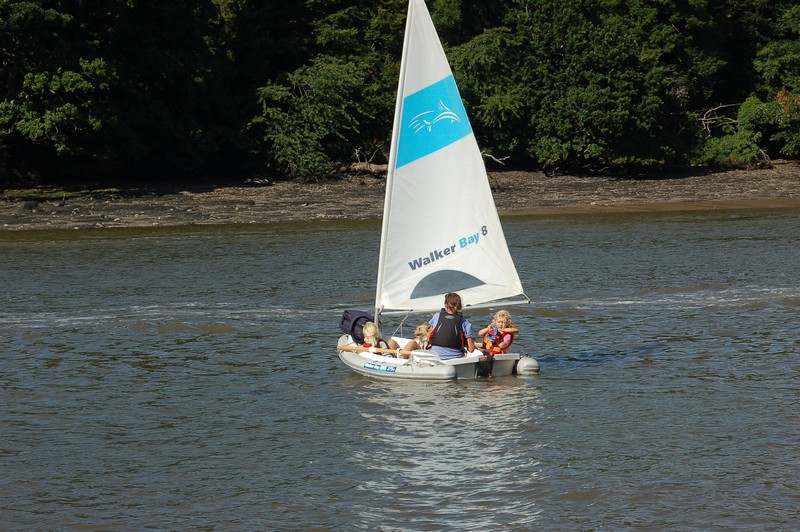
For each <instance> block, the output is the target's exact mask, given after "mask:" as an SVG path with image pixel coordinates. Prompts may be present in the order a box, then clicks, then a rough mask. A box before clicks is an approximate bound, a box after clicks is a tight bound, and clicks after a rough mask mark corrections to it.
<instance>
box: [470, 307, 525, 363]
mask: <svg viewBox="0 0 800 532" xmlns="http://www.w3.org/2000/svg"><path fill="white" fill-rule="evenodd" d="M516 332H517V329H516V328H514V320H512V319H511V314H509V313H508V311H505V310H501V311H499V312H498V313H497V314H495V315H494V319H493V320H492V324H491V325H489V326H488V327H484V328H483V329H481V330H480V331H478V335H479V336H483V351H485V352H487V353H489V354H491V355H496V354H498V353H505V352H507V351H508V348H509V347H511V344H512V343H513V342H514V333H516Z"/></svg>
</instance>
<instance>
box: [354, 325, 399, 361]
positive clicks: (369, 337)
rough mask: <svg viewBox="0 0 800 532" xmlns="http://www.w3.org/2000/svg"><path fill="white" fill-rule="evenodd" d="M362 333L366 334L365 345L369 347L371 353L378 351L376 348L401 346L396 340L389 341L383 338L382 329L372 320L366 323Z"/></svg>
mask: <svg viewBox="0 0 800 532" xmlns="http://www.w3.org/2000/svg"><path fill="white" fill-rule="evenodd" d="M362 333H363V334H364V344H363V346H364V347H369V348H370V352H371V353H375V352H377V350H375V348H380V349H397V348H398V347H399V346H398V345H397V342H395V341H394V340H389V341H388V342H387V341H386V340H384V339H383V338H381V331H380V329H378V326H377V325H376V324H375V323H374V322H371V321H368V322H367V323H365V324H364V328H363V329H362Z"/></svg>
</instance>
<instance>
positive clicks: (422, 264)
mask: <svg viewBox="0 0 800 532" xmlns="http://www.w3.org/2000/svg"><path fill="white" fill-rule="evenodd" d="M421 196H424V197H425V198H427V200H426V201H425V202H424V203H420V197H421ZM449 292H458V293H459V294H460V295H461V298H462V299H463V301H464V303H465V304H466V306H467V307H468V308H471V309H478V308H489V307H500V306H508V305H517V304H525V303H528V302H530V300H529V299H528V298H527V296H525V294H524V291H523V288H522V283H521V282H520V279H519V275H518V273H517V270H516V267H515V266H514V262H513V260H512V258H511V254H510V253H509V250H508V245H507V244H506V239H505V235H504V234H503V228H502V226H501V224H500V218H499V216H498V214H497V208H496V207H495V204H494V199H493V197H492V191H491V189H490V187H489V178H488V175H487V173H486V168H485V166H484V164H483V157H482V155H481V152H480V148H479V147H478V143H477V141H476V139H475V135H474V133H473V131H472V126H471V125H470V122H469V119H468V118H467V114H466V110H465V109H464V105H463V103H462V100H461V95H460V94H459V92H458V88H457V87H456V83H455V79H454V78H453V73H452V71H451V70H450V65H449V64H448V62H447V58H446V56H445V53H444V49H443V48H442V45H441V43H440V41H439V37H438V35H437V34H436V29H435V28H434V26H433V22H432V20H431V17H430V14H429V13H428V9H427V7H426V5H425V1H424V0H410V2H409V6H408V18H407V20H406V29H405V38H404V41H403V55H402V61H401V66H400V79H399V82H398V90H397V102H396V107H395V116H394V125H393V128H392V141H391V146H390V151H389V168H388V172H387V178H386V197H385V203H384V212H383V224H382V228H381V246H380V253H379V256H378V274H377V288H376V294H375V312H374V314H373V315H371V316H370V315H368V314H366V313H363V316H361V317H362V318H364V319H365V320H364V321H366V319H369V321H375V322H379V321H380V320H381V317H383V316H392V315H404V316H405V317H408V316H409V315H423V316H424V315H425V314H427V316H425V317H424V318H423V319H420V321H424V320H425V319H427V318H428V316H430V314H431V313H433V312H436V311H438V310H439V308H440V307H441V305H442V301H443V299H444V296H445V294H447V293H449ZM348 312H351V311H346V312H345V315H344V316H343V317H342V323H341V324H340V325H341V328H342V331H343V332H344V333H345V334H344V335H343V336H342V337H340V338H339V341H338V345H337V351H338V354H339V358H340V359H341V360H342V362H344V363H345V364H346V365H347V366H348V367H349V368H350V369H352V370H353V371H355V372H356V373H359V374H362V375H368V376H371V377H376V378H381V379H409V380H452V379H455V378H460V379H463V378H475V377H476V376H479V375H480V373H481V371H480V368H481V364H482V363H484V362H486V355H483V354H482V353H481V352H480V351H479V350H476V351H474V352H473V353H467V354H466V356H465V357H462V358H455V359H449V360H441V359H440V358H439V356H438V355H437V354H436V353H434V352H433V351H424V350H416V351H413V352H411V353H410V354H408V356H409V358H400V357H398V356H397V355H398V353H395V354H394V356H392V353H382V352H378V351H377V350H373V351H372V352H370V351H369V350H365V349H364V348H363V346H362V344H361V342H363V338H359V336H358V332H357V326H358V323H357V322H358V321H359V320H358V319H356V318H357V316H355V315H354V314H350V315H348ZM373 317H374V319H373ZM404 319H405V318H404ZM354 323H355V325H354ZM361 325H362V326H363V322H362V323H361ZM354 327H355V328H354ZM394 339H395V341H397V342H398V344H399V345H401V346H403V345H406V342H408V340H409V339H408V338H402V337H399V338H394ZM535 371H538V364H537V363H536V361H535V360H533V359H532V358H530V357H527V356H523V355H520V354H519V353H517V354H510V353H509V354H497V355H494V361H493V366H492V372H491V373H492V375H493V376H498V377H499V376H504V375H511V374H513V373H515V372H516V373H530V372H535Z"/></svg>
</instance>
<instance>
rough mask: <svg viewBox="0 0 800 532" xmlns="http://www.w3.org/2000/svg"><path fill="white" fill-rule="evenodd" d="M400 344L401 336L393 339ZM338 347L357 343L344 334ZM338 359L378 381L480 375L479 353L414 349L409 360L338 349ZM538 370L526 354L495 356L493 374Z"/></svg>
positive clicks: (476, 376)
mask: <svg viewBox="0 0 800 532" xmlns="http://www.w3.org/2000/svg"><path fill="white" fill-rule="evenodd" d="M395 340H398V342H399V343H400V345H403V342H404V341H407V340H404V339H402V338H395ZM337 345H338V346H345V345H358V344H356V342H354V341H353V339H352V338H351V337H350V336H349V335H347V334H343V335H342V336H341V337H340V338H339V342H338V344H337ZM338 354H339V359H340V360H341V361H342V362H344V363H345V365H347V367H349V368H350V369H351V370H353V371H354V372H355V373H358V374H359V375H365V376H367V377H372V378H375V379H381V380H411V381H450V380H454V379H476V378H478V377H479V375H478V371H479V364H480V362H482V361H483V357H482V356H481V355H469V356H466V357H462V358H452V359H449V360H441V359H440V358H439V356H438V355H437V354H436V353H434V352H433V351H421V350H420V351H414V352H413V354H412V356H411V358H410V359H402V358H394V357H391V356H384V355H380V354H376V353H368V352H357V351H345V350H341V349H340V350H338ZM538 371H539V364H538V363H537V362H536V361H535V360H534V359H532V358H530V357H529V356H527V355H521V354H519V353H505V354H500V355H495V356H494V363H493V365H492V377H507V376H509V375H515V374H519V375H529V374H535V373H538Z"/></svg>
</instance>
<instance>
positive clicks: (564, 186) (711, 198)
mask: <svg viewBox="0 0 800 532" xmlns="http://www.w3.org/2000/svg"><path fill="white" fill-rule="evenodd" d="M490 180H491V184H492V189H493V191H494V196H495V202H496V204H497V207H498V209H499V210H500V213H501V214H505V215H514V214H548V215H549V214H558V213H578V212H591V211H666V210H673V211H677V210H699V209H740V208H800V162H798V161H777V162H775V163H774V165H773V167H772V168H767V169H755V170H731V171H703V170H691V169H690V170H687V169H683V170H673V171H671V170H663V171H661V172H657V173H651V174H648V175H645V176H628V177H624V178H613V177H592V176H548V175H545V174H542V173H537V172H497V173H491V174H490ZM384 183H385V180H384V178H383V177H376V176H372V175H362V176H351V177H348V178H346V179H343V180H342V181H337V182H330V183H317V184H308V183H294V182H279V183H268V182H253V183H250V184H249V185H247V186H219V187H215V188H210V187H187V188H184V189H181V190H175V189H168V188H143V189H135V190H120V189H117V188H109V189H103V190H94V191H91V192H85V193H82V194H80V195H76V196H68V197H67V196H64V197H62V198H60V199H57V198H56V199H53V198H48V199H45V198H44V197H37V195H36V194H35V193H27V194H25V195H19V194H17V195H12V194H11V191H7V192H6V193H5V194H3V195H2V197H0V230H2V231H15V230H40V229H99V228H104V227H151V226H176V225H192V224H248V223H274V222H292V221H315V220H341V219H376V218H380V217H381V215H382V212H383V194H384Z"/></svg>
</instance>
